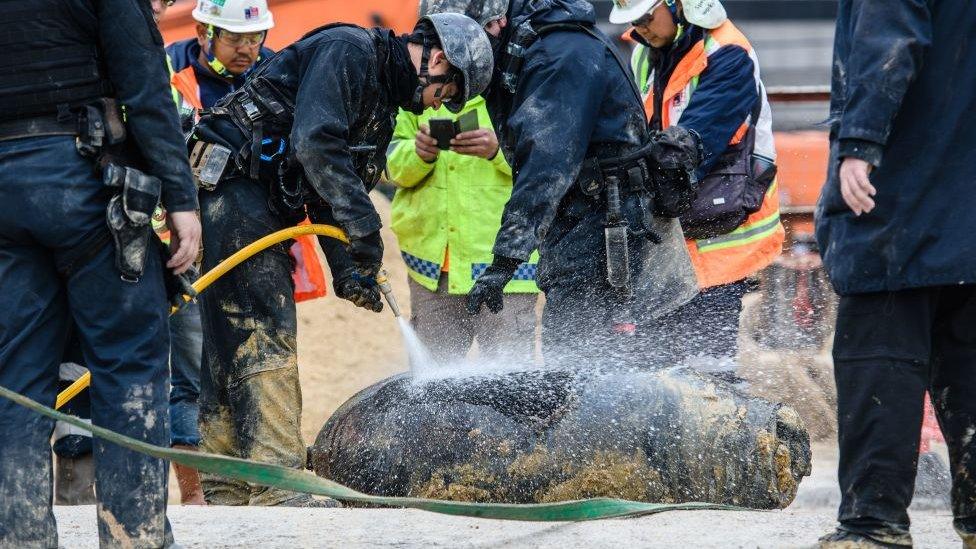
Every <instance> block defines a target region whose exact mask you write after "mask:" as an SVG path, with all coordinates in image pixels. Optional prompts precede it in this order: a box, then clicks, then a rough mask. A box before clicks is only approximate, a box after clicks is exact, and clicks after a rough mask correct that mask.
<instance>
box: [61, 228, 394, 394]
mask: <svg viewBox="0 0 976 549" xmlns="http://www.w3.org/2000/svg"><path fill="white" fill-rule="evenodd" d="M307 234H315V235H319V236H327V237H329V238H334V239H336V240H341V241H342V242H346V243H348V242H349V237H347V236H346V233H344V232H343V231H342V229H340V228H339V227H334V226H332V225H314V224H313V225H299V226H297V227H290V228H288V229H282V230H280V231H276V232H273V233H271V234H269V235H268V236H265V237H262V238H260V239H258V240H256V241H254V242H252V243H251V244H248V245H247V246H245V247H244V248H242V249H240V250H238V251H237V252H235V253H234V255H232V256H230V257H228V258H227V259H225V260H223V261H221V262H220V264H218V265H217V266H216V267H214V268H213V269H211V270H210V271H208V272H207V273H205V274H204V275H203V276H201V277H200V278H199V279H197V281H196V282H194V283H193V289H194V290H195V291H196V293H200V292H202V291H203V290H205V289H207V287H209V286H210V285H211V284H213V283H214V282H215V281H216V280H217V279H218V278H220V277H222V276H224V275H225V274H227V272H228V271H230V270H231V269H233V268H234V267H236V266H238V265H240V264H241V263H243V262H244V261H246V260H247V259H248V258H250V257H252V256H254V255H257V254H258V253H260V252H263V251H264V250H266V249H268V248H270V247H271V246H274V245H275V244H277V243H279V242H284V241H285V240H288V239H291V238H296V237H299V236H303V235H307ZM376 283H377V284H378V285H379V287H380V291H381V292H382V293H383V297H384V298H386V302H387V303H388V304H389V305H390V309H392V310H393V314H394V315H395V316H397V317H399V316H400V308H399V307H398V306H397V302H396V299H394V297H393V289H392V288H391V287H390V282H389V280H388V279H387V278H386V271H380V274H379V275H377V277H376ZM192 299H193V298H192V297H191V296H188V295H184V296H183V300H184V302H187V303H189V302H190V301H191V300H192ZM178 309H179V308H178V307H173V308H172V309H171V310H170V314H173V313H175V312H176V311H177V310H178ZM90 384H91V373H90V372H85V375H83V376H81V377H79V378H78V379H76V380H75V382H74V383H72V384H71V385H69V386H68V387H67V388H65V390H63V391H61V392H60V393H58V399H57V401H56V403H55V405H54V407H55V409H57V408H61V407H62V406H64V405H65V404H66V403H67V402H68V401H69V400H71V399H72V398H74V397H76V396H77V395H78V393H80V392H82V391H83V390H84V389H85V387H88V385H90Z"/></svg>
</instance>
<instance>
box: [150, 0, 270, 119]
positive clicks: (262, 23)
mask: <svg viewBox="0 0 976 549" xmlns="http://www.w3.org/2000/svg"><path fill="white" fill-rule="evenodd" d="M215 4H216V2H214V1H213V0H198V1H197V6H196V8H195V9H194V10H193V13H192V14H191V15H192V17H193V19H194V20H196V22H197V26H196V34H197V35H196V36H195V37H194V38H188V39H186V40H180V41H178V42H174V43H172V44H170V45H169V46H167V47H166V54H167V56H168V57H169V61H170V64H171V67H170V69H171V70H172V72H173V75H172V78H171V83H172V85H173V89H174V90H175V91H176V92H177V93H178V100H179V101H178V103H179V106H180V118H181V120H182V121H183V123H184V130H187V129H189V128H188V126H189V125H190V124H188V122H190V123H192V122H194V121H195V120H194V118H195V113H196V112H197V111H200V110H202V109H208V108H210V107H212V106H213V105H214V103H216V102H217V100H218V99H220V98H222V97H223V96H225V95H227V94H228V93H230V92H232V91H234V90H236V89H238V88H239V87H241V85H242V84H244V80H245V79H246V78H247V75H248V74H249V73H250V72H251V71H252V70H254V69H255V68H256V67H258V66H259V65H260V64H261V63H263V62H265V61H267V60H268V59H270V58H271V57H272V56H273V55H274V52H273V51H271V50H270V49H268V48H266V47H264V41H265V39H266V38H267V36H268V31H269V30H270V29H271V28H272V27H274V16H273V15H272V14H271V11H270V10H268V4H267V2H265V1H264V0H227V1H226V2H220V5H222V6H223V8H222V9H221V10H215V9H212V6H214V5H215Z"/></svg>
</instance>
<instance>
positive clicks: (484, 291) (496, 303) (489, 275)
mask: <svg viewBox="0 0 976 549" xmlns="http://www.w3.org/2000/svg"><path fill="white" fill-rule="evenodd" d="M521 263H522V260H520V259H512V258H511V257H504V256H500V255H496V256H495V259H494V261H492V262H491V265H488V268H487V269H485V272H483V273H481V276H479V277H478V280H476V281H475V283H474V287H473V288H471V292H470V293H469V294H468V314H472V315H476V314H478V313H480V312H481V305H482V304H484V305H485V306H487V307H488V310H489V311H491V312H493V313H496V314H497V313H499V312H500V311H501V310H502V307H503V306H504V304H503V303H502V296H503V294H504V290H505V285H506V284H508V281H509V280H511V279H512V276H514V275H515V269H518V266H519V265H520V264H521Z"/></svg>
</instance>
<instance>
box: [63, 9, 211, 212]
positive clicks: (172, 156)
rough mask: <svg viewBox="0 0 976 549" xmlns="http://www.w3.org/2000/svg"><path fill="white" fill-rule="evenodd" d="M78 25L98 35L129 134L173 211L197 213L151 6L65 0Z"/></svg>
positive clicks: (167, 205) (109, 76) (194, 190)
mask: <svg viewBox="0 0 976 549" xmlns="http://www.w3.org/2000/svg"><path fill="white" fill-rule="evenodd" d="M64 1H65V2H66V3H69V4H71V6H70V7H71V11H72V14H73V15H74V16H75V17H76V18H77V20H78V23H79V24H80V25H83V26H84V27H85V28H87V29H89V30H90V32H91V33H92V35H93V36H97V41H98V48H99V52H100V54H101V56H102V60H103V63H104V68H105V72H106V75H107V76H108V79H109V80H110V81H111V82H112V87H113V88H114V90H115V97H116V99H118V101H119V103H120V104H122V105H125V116H126V130H127V132H128V139H130V140H132V141H133V143H134V144H135V146H136V147H137V148H138V149H139V152H140V153H141V154H142V156H143V158H144V159H145V162H146V166H147V168H148V172H149V173H150V174H152V175H154V176H156V177H158V178H159V179H160V180H162V183H163V186H162V188H163V193H162V202H163V206H164V207H165V208H166V209H167V210H169V211H171V212H179V211H192V210H196V209H198V205H197V191H196V185H194V183H193V178H192V176H191V175H190V166H189V163H188V161H187V155H186V145H185V143H184V142H183V134H182V133H181V132H180V124H179V117H178V115H177V112H176V108H175V105H173V96H172V94H171V93H170V87H169V70H168V69H167V67H166V54H165V52H164V51H163V38H162V36H160V34H159V30H158V29H157V28H156V22H155V21H154V20H153V16H152V10H151V9H150V7H149V3H148V2H133V1H131V0H99V1H97V2H94V1H92V0H70V1H69V0H64Z"/></svg>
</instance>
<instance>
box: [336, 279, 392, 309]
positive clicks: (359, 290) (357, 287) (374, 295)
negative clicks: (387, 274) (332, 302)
mask: <svg viewBox="0 0 976 549" xmlns="http://www.w3.org/2000/svg"><path fill="white" fill-rule="evenodd" d="M332 288H333V289H334V290H335V294H336V297H340V298H342V299H345V300H347V301H351V302H353V304H355V305H356V306H357V307H362V308H363V309H367V310H369V311H373V312H374V313H378V312H380V311H382V310H383V298H382V296H381V295H380V290H379V287H378V286H377V284H376V280H374V279H371V278H366V277H363V276H360V275H359V273H357V272H355V271H351V272H348V273H344V274H343V276H342V277H341V278H339V277H337V278H335V280H333V281H332Z"/></svg>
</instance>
